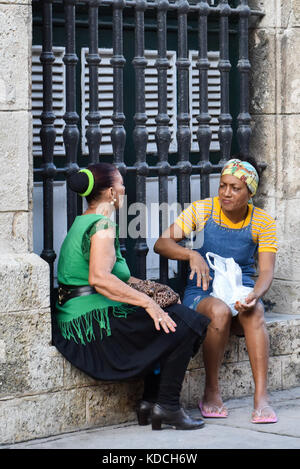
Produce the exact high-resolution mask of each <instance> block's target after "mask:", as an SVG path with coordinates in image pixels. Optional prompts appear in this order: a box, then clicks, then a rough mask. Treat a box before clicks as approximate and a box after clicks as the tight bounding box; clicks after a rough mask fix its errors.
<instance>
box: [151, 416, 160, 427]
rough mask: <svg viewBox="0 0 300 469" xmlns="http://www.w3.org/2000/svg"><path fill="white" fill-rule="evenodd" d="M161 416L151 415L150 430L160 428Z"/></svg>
mask: <svg viewBox="0 0 300 469" xmlns="http://www.w3.org/2000/svg"><path fill="white" fill-rule="evenodd" d="M161 423H162V421H161V418H160V417H158V416H152V422H151V424H152V430H161Z"/></svg>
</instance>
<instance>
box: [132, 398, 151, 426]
mask: <svg viewBox="0 0 300 469" xmlns="http://www.w3.org/2000/svg"><path fill="white" fill-rule="evenodd" d="M153 406H154V404H153V402H148V401H140V402H139V404H138V406H137V409H136V413H137V419H138V424H139V425H149V423H150V421H151V410H152V407H153Z"/></svg>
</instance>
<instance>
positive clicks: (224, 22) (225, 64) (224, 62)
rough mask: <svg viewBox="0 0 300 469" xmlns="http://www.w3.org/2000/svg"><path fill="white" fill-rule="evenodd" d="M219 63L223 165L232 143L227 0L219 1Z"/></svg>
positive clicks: (228, 8)
mask: <svg viewBox="0 0 300 469" xmlns="http://www.w3.org/2000/svg"><path fill="white" fill-rule="evenodd" d="M219 8H220V61H219V70H220V75H221V113H220V116H219V123H220V127H219V133H218V135H219V142H220V152H221V161H220V162H221V163H225V161H227V160H228V159H229V157H230V150H231V141H232V128H231V122H232V118H231V115H230V109H229V72H230V69H231V64H230V61H229V30H228V17H229V15H230V13H231V8H230V6H229V5H228V0H220V4H219Z"/></svg>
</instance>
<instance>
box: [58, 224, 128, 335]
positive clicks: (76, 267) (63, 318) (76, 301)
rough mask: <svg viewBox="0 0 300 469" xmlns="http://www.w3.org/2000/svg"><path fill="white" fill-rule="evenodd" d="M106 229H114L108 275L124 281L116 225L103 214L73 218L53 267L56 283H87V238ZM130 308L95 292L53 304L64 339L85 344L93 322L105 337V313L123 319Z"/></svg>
mask: <svg viewBox="0 0 300 469" xmlns="http://www.w3.org/2000/svg"><path fill="white" fill-rule="evenodd" d="M108 228H114V230H115V251H116V262H115V265H114V267H113V269H112V274H114V275H116V276H117V277H118V278H119V279H120V280H123V281H124V282H127V281H128V279H129V277H130V271H129V268H128V266H127V263H126V261H125V259H124V258H123V256H122V254H121V251H120V245H119V237H118V227H117V225H116V224H115V223H113V222H112V221H111V220H110V219H109V218H107V217H104V216H103V215H81V216H78V217H76V219H75V221H74V223H73V225H72V226H71V228H70V230H69V232H68V234H67V236H66V238H65V240H64V242H63V244H62V247H61V251H60V256H59V260H58V268H57V277H58V282H59V283H62V284H65V285H78V286H80V285H88V284H89V283H88V277H89V252H90V238H91V236H93V235H94V234H95V233H96V232H97V231H99V230H103V229H108ZM134 309H136V307H135V306H131V305H128V304H126V303H121V302H118V301H112V300H110V299H109V298H107V297H105V296H103V295H100V294H98V293H97V294H92V295H88V296H81V297H76V298H72V299H71V300H69V301H67V302H66V303H65V304H64V305H63V306H59V305H58V303H56V319H57V323H58V327H59V328H60V331H61V333H62V335H63V337H64V338H65V339H67V340H70V339H71V338H72V339H73V340H74V341H75V342H76V343H78V342H81V343H82V344H86V342H91V341H92V340H95V331H94V324H97V327H98V326H99V328H100V334H101V338H102V337H103V332H105V333H106V335H108V336H109V335H111V328H110V320H109V315H110V314H112V315H113V316H114V317H120V318H127V315H128V314H130V313H132V312H133V311H134Z"/></svg>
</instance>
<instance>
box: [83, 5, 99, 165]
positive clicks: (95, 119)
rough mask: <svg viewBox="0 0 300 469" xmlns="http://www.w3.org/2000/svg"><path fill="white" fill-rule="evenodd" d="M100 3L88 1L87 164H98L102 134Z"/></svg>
mask: <svg viewBox="0 0 300 469" xmlns="http://www.w3.org/2000/svg"><path fill="white" fill-rule="evenodd" d="M99 5H100V1H99V0H90V1H89V53H88V55H87V58H86V61H87V63H88V66H89V95H90V106H89V113H88V115H87V116H86V119H87V121H88V123H89V125H88V127H87V130H86V139H87V143H88V147H89V162H90V163H98V161H99V152H100V144H101V138H102V132H101V128H100V125H99V124H100V119H101V114H100V112H99V98H98V68H99V64H100V61H101V59H100V56H99V52H98V10H99Z"/></svg>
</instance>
